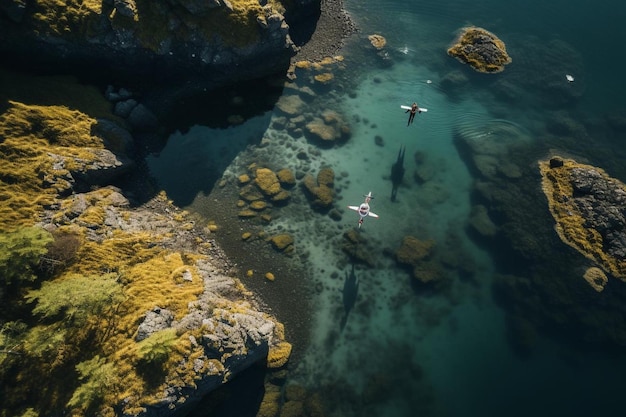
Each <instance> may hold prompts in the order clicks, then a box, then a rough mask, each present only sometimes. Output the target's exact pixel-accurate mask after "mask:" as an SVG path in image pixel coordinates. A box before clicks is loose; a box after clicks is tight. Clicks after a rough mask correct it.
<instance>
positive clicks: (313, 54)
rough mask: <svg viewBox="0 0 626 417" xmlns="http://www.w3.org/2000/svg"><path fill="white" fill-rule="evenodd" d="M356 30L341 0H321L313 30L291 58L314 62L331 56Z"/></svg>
mask: <svg viewBox="0 0 626 417" xmlns="http://www.w3.org/2000/svg"><path fill="white" fill-rule="evenodd" d="M356 31H357V27H356V25H355V24H354V22H353V21H352V19H351V18H350V15H349V14H348V13H347V12H346V11H345V9H344V8H343V0H322V3H321V14H320V18H319V20H318V21H317V26H316V29H315V32H314V33H313V36H311V39H310V40H309V41H308V42H307V43H306V44H304V45H302V46H301V47H300V51H298V53H297V54H296V56H295V57H294V58H293V59H294V60H295V61H313V62H315V61H321V60H322V59H324V58H326V57H332V56H334V55H336V54H337V51H339V50H340V49H341V47H342V46H343V43H344V40H345V39H346V38H347V37H348V36H350V35H352V34H353V33H355V32H356Z"/></svg>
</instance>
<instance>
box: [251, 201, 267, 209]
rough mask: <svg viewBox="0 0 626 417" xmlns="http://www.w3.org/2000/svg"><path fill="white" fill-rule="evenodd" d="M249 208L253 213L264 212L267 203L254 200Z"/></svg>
mask: <svg viewBox="0 0 626 417" xmlns="http://www.w3.org/2000/svg"><path fill="white" fill-rule="evenodd" d="M250 208H251V209H252V210H255V211H261V210H265V209H266V208H267V203H266V202H265V201H263V200H256V201H253V202H251V203H250Z"/></svg>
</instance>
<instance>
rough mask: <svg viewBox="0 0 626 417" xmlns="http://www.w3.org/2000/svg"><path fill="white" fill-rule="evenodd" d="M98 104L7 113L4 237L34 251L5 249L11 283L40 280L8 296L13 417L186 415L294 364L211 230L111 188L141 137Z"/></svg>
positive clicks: (0, 134) (0, 190) (8, 386)
mask: <svg viewBox="0 0 626 417" xmlns="http://www.w3.org/2000/svg"><path fill="white" fill-rule="evenodd" d="M85 93H86V94H84V96H83V97H81V98H80V99H79V100H78V101H77V102H73V103H71V105H70V106H67V107H66V106H64V105H55V106H42V105H30V104H28V105H27V104H23V103H20V102H16V101H12V100H9V101H7V108H6V109H3V112H2V114H0V161H1V162H2V163H1V164H0V200H2V201H3V204H2V209H1V210H0V236H2V241H3V242H5V241H11V242H12V241H16V240H17V241H19V242H20V244H19V245H17V246H15V245H4V244H3V245H1V247H0V276H3V275H5V272H14V270H15V269H16V268H18V267H19V270H20V271H22V270H23V271H26V272H28V273H30V272H32V273H33V274H32V275H33V279H35V278H34V276H35V275H36V277H37V278H38V281H36V282H34V281H30V280H19V279H16V280H12V281H11V283H10V285H8V286H7V290H6V291H5V290H4V286H3V290H2V291H0V298H1V300H2V305H3V307H2V311H1V313H2V316H1V326H2V327H1V329H0V330H1V331H0V349H1V350H7V349H8V350H11V352H12V353H14V354H8V355H2V356H0V379H1V380H2V381H3V384H2V387H1V389H0V395H1V396H2V397H3V399H4V400H3V402H2V406H1V411H2V413H6V414H7V415H22V414H24V413H25V412H26V414H33V415H37V414H42V415H43V414H59V415H61V414H67V415H70V414H71V415H126V416H166V415H177V414H179V415H181V414H183V413H185V412H186V411H187V410H189V407H191V406H192V405H193V404H194V403H196V402H197V401H198V400H199V399H200V398H202V396H204V395H205V394H207V393H208V392H211V391H212V390H214V389H216V388H218V387H219V386H221V385H222V384H224V383H225V382H227V381H228V380H230V379H231V378H232V377H233V376H234V375H236V374H237V373H239V372H241V371H243V370H245V369H247V368H249V367H250V366H251V365H252V364H253V363H263V362H265V363H266V366H267V367H270V368H273V367H276V368H279V367H282V366H283V365H285V363H286V362H287V360H288V359H289V356H290V352H291V344H290V343H289V342H287V341H286V340H285V334H284V327H283V325H282V324H281V323H279V322H278V321H277V320H276V319H275V318H273V317H272V316H270V315H269V314H267V313H264V312H263V311H262V310H261V308H260V306H259V303H258V301H257V300H256V299H255V298H254V296H253V294H252V293H250V292H249V291H247V290H246V289H245V288H244V287H243V285H242V284H241V282H240V281H239V280H238V279H236V278H234V276H235V272H234V270H233V267H232V266H231V265H230V264H229V261H228V259H226V257H225V256H224V255H223V253H222V252H221V250H219V249H218V248H217V247H216V246H215V244H214V243H215V242H214V240H213V239H212V236H211V233H212V232H211V227H210V226H211V225H210V224H209V225H206V224H203V223H202V222H199V221H197V219H194V218H192V217H191V216H190V215H189V214H188V213H186V212H185V211H182V210H180V209H178V208H177V207H175V206H173V205H172V204H171V201H169V200H168V199H167V197H166V196H165V195H164V194H157V195H156V196H153V197H152V198H151V199H150V200H148V201H147V202H145V203H143V204H140V205H138V202H137V201H131V199H130V198H129V197H128V196H127V195H125V194H124V191H122V190H121V189H120V188H117V187H114V186H112V185H110V184H111V182H113V181H114V180H116V179H118V178H119V176H120V175H122V174H124V173H127V172H128V169H131V167H130V166H129V167H128V168H126V167H127V166H128V164H126V162H124V161H125V160H126V159H127V158H126V154H125V150H128V149H130V148H132V147H131V146H130V144H128V143H126V141H125V140H120V138H122V139H124V138H126V139H128V137H130V136H129V135H128V136H127V135H123V134H120V132H121V131H123V130H124V128H123V121H121V120H119V119H117V118H116V117H114V116H112V115H109V117H110V118H109V119H105V118H101V117H98V118H95V117H93V116H91V114H99V113H100V110H98V109H102V108H104V106H101V105H100V104H101V103H97V102H95V101H97V97H98V95H97V93H96V94H95V95H94V96H93V97H91V96H90V95H89V94H87V91H86V92H85ZM99 98H100V100H104V97H102V96H99ZM82 99H85V100H84V101H83V104H79V103H78V102H79V101H81V100H82ZM66 100H70V98H69V97H66ZM70 101H71V100H70ZM84 103H88V105H85V104H84ZM68 107H72V109H70V108H68ZM107 123H110V124H111V125H110V126H108V128H107V129H100V128H99V127H101V126H102V125H103V124H104V125H106V124H107ZM113 127H115V128H113ZM111 132H114V133H116V134H111ZM111 158H112V159H111ZM95 180H97V181H95ZM89 181H95V182H94V183H90V182H89ZM129 195H131V194H129ZM33 228H37V230H39V231H40V232H41V233H39V234H32V233H30V232H28V231H29V230H31V229H33ZM38 245H39V246H42V245H43V247H42V248H41V250H39V249H37V248H39V246H38ZM30 247H32V248H33V249H32V250H31V251H32V252H33V253H35V254H39V255H37V256H36V257H35V258H34V259H32V260H29V259H30V258H28V257H25V256H24V253H25V252H24V251H26V253H29V248H30ZM38 250H39V252H37V251H38ZM16 262H18V263H17V264H16ZM19 263H23V265H22V266H20V265H19ZM22 275H23V274H22ZM4 279H5V277H4V276H3V280H4ZM24 294H25V296H24V297H23V296H22V295H24ZM68 294H71V296H70V297H68ZM29 312H31V313H32V317H26V318H25V317H24V315H25V314H26V315H28V314H29ZM27 323H29V324H27ZM55 380H63V381H64V383H63V384H54V383H47V381H55ZM35 390H36V391H37V392H38V393H39V395H38V397H37V398H36V399H33V398H32V397H31V396H29V395H28V393H29V392H34V391H35ZM25 410H26V411H25Z"/></svg>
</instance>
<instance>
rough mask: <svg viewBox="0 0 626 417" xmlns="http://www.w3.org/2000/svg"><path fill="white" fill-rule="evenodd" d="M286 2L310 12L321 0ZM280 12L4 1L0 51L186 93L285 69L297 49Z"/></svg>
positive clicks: (182, 3)
mask: <svg viewBox="0 0 626 417" xmlns="http://www.w3.org/2000/svg"><path fill="white" fill-rule="evenodd" d="M290 7H293V8H294V10H293V11H292V15H294V16H296V15H298V14H308V13H309V9H318V10H319V2H318V1H303V0H300V1H296V2H290ZM284 13H286V10H285V9H284V7H283V6H282V3H279V2H276V1H273V0H269V1H267V0H259V1H258V2H232V3H231V2H229V1H227V0H214V1H206V2H200V1H196V0H168V1H162V2H151V1H142V0H119V1H118V0H115V1H112V0H102V1H90V2H79V3H77V4H74V3H72V4H67V5H66V4H65V3H59V4H56V3H54V2H24V1H22V0H8V1H7V2H3V6H2V8H0V35H1V36H0V39H2V42H0V52H1V53H2V54H3V56H4V60H3V61H4V62H7V63H17V64H25V65H29V66H32V65H37V66H38V67H39V68H54V69H55V71H67V72H72V73H80V72H81V71H88V72H89V73H108V76H111V75H116V76H117V77H118V78H119V77H120V76H122V77H123V78H126V79H128V78H130V79H133V80H139V79H141V80H143V81H146V80H150V79H152V80H153V81H158V82H159V83H164V82H167V83H175V84H177V85H178V90H179V94H183V93H184V90H185V89H187V90H188V91H187V93H191V91H192V90H193V91H195V92H198V91H203V89H206V88H215V87H218V86H221V85H226V84H231V83H233V82H236V81H239V80H246V79H256V78H260V77H263V76H265V75H269V74H274V73H277V72H283V71H286V70H287V68H288V67H289V61H290V58H291V57H292V56H293V55H294V54H295V53H296V50H297V47H296V46H295V44H294V43H293V42H292V40H291V38H290V35H289V26H288V25H287V23H286V21H285V18H284ZM183 83H184V88H183Z"/></svg>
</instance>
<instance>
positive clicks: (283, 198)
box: [271, 190, 291, 205]
mask: <svg viewBox="0 0 626 417" xmlns="http://www.w3.org/2000/svg"><path fill="white" fill-rule="evenodd" d="M290 198H291V194H290V193H289V191H287V190H281V191H280V192H279V193H278V194H276V195H273V196H272V197H271V200H272V203H275V204H278V205H284V204H286V203H287V202H288V201H289V199H290Z"/></svg>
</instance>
